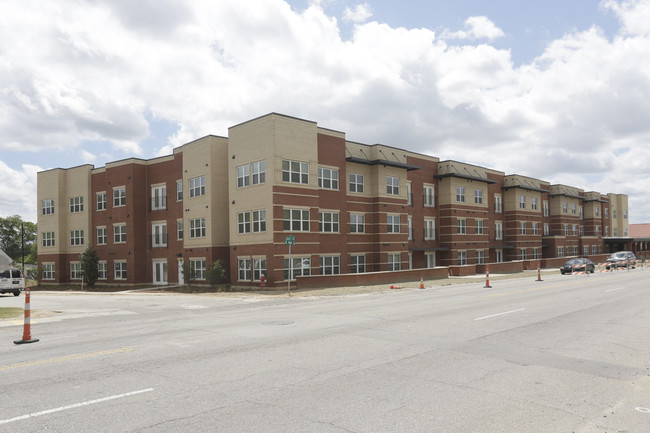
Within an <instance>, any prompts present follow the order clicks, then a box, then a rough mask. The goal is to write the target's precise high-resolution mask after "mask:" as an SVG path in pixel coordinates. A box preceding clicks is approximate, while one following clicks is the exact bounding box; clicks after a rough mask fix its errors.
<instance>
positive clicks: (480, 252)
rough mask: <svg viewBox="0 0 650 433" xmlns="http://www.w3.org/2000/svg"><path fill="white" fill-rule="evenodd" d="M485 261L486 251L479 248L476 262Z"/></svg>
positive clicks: (482, 262) (478, 263)
mask: <svg viewBox="0 0 650 433" xmlns="http://www.w3.org/2000/svg"><path fill="white" fill-rule="evenodd" d="M484 263H485V251H483V250H477V251H476V264H477V265H482V264H484Z"/></svg>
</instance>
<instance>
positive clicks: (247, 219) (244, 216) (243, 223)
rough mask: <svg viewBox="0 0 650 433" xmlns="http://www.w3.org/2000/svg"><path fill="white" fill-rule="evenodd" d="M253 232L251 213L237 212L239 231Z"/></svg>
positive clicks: (243, 232) (240, 232)
mask: <svg viewBox="0 0 650 433" xmlns="http://www.w3.org/2000/svg"><path fill="white" fill-rule="evenodd" d="M250 232H251V213H250V212H239V213H238V214H237V233H239V234H240V235H243V234H246V233H250Z"/></svg>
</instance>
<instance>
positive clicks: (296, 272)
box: [284, 257, 311, 280]
mask: <svg viewBox="0 0 650 433" xmlns="http://www.w3.org/2000/svg"><path fill="white" fill-rule="evenodd" d="M310 271H311V259H310V258H309V257H292V258H291V262H289V259H288V258H286V259H284V279H285V280H295V279H296V277H300V276H303V275H310Z"/></svg>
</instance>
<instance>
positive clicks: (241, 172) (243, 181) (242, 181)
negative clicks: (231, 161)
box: [237, 164, 251, 188]
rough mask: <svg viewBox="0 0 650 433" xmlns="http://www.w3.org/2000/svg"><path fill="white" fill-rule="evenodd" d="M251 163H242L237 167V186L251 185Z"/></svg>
mask: <svg viewBox="0 0 650 433" xmlns="http://www.w3.org/2000/svg"><path fill="white" fill-rule="evenodd" d="M250 169H251V168H250V165H248V164H246V165H240V166H238V167H237V188H243V187H245V186H248V185H250V182H251V178H250Z"/></svg>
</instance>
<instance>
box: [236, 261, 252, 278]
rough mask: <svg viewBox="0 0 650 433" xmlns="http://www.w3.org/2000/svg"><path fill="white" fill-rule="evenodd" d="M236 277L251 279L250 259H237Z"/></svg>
mask: <svg viewBox="0 0 650 433" xmlns="http://www.w3.org/2000/svg"><path fill="white" fill-rule="evenodd" d="M237 279H238V280H239V281H250V280H251V259H237Z"/></svg>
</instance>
